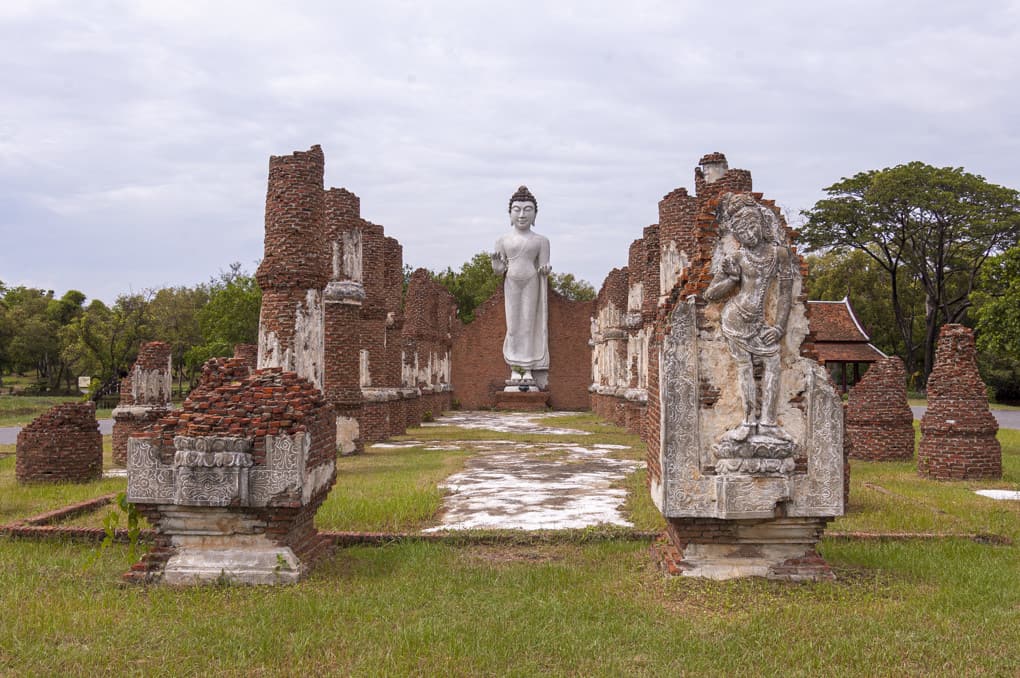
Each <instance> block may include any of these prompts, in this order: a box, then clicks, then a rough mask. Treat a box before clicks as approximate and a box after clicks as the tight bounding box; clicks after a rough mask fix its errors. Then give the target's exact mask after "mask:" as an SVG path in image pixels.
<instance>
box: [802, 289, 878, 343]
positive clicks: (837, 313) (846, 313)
mask: <svg viewBox="0 0 1020 678" xmlns="http://www.w3.org/2000/svg"><path fill="white" fill-rule="evenodd" d="M808 308H809V309H810V312H811V331H812V332H814V335H815V341H817V342H824V341H863V342H866V341H868V339H870V337H869V336H868V335H867V334H865V333H864V328H862V327H861V324H860V323H859V322H857V318H856V317H855V316H854V312H853V310H852V309H851V308H850V301H849V300H848V299H847V298H845V297H844V298H843V300H842V301H809V302H808Z"/></svg>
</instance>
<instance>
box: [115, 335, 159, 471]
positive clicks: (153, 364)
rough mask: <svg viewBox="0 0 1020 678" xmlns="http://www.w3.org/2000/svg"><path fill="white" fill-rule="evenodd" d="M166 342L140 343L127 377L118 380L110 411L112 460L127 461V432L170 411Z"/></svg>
mask: <svg viewBox="0 0 1020 678" xmlns="http://www.w3.org/2000/svg"><path fill="white" fill-rule="evenodd" d="M170 353H171V352H170V344H167V343H164V342H162V341H150V342H147V343H144V344H142V346H141V348H140V349H139V351H138V358H137V359H136V360H135V364H134V365H132V367H131V371H130V372H129V373H128V376H126V377H124V379H122V380H121V383H120V402H119V404H118V406H117V408H116V409H114V411H113V435H112V441H113V455H112V456H113V463H114V464H116V465H118V466H124V464H125V463H127V441H128V438H130V437H131V434H133V433H137V432H139V431H144V430H145V428H146V427H147V426H149V425H150V424H152V423H153V422H155V421H157V420H159V419H160V418H161V417H163V416H165V415H166V414H167V412H168V411H169V410H170V387H171V385H172V381H173V373H172V371H171V362H170Z"/></svg>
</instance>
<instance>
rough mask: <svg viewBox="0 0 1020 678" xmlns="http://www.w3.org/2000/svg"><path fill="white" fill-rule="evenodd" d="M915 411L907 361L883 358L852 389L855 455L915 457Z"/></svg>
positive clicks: (849, 422) (849, 414)
mask: <svg viewBox="0 0 1020 678" xmlns="http://www.w3.org/2000/svg"><path fill="white" fill-rule="evenodd" d="M913 422H914V415H913V413H912V412H911V411H910V405H909V404H907V385H906V373H905V372H904V371H903V361H901V360H900V359H899V358H897V357H895V356H893V357H889V358H883V359H882V360H879V361H878V362H876V363H875V364H873V365H872V366H871V367H870V368H868V371H867V373H866V374H865V375H864V378H862V379H861V381H860V383H858V384H857V385H856V386H854V387H853V389H852V390H851V391H850V394H849V398H848V402H847V411H846V430H847V436H848V438H849V443H850V457H851V458H852V459H868V460H871V461H894V460H906V459H913V458H914V424H913Z"/></svg>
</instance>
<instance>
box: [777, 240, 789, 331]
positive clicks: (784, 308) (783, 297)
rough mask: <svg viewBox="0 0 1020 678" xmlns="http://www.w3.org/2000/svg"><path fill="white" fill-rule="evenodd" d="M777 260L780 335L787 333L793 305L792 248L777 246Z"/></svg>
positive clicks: (778, 325)
mask: <svg viewBox="0 0 1020 678" xmlns="http://www.w3.org/2000/svg"><path fill="white" fill-rule="evenodd" d="M776 260H777V262H778V264H779V265H778V266H777V270H778V275H777V277H778V278H779V299H778V300H777V302H776V328H777V329H778V330H779V333H780V335H783V334H786V323H787V321H789V319H790V308H791V307H792V306H793V261H792V257H791V256H790V250H789V249H788V248H786V247H783V246H777V247H776Z"/></svg>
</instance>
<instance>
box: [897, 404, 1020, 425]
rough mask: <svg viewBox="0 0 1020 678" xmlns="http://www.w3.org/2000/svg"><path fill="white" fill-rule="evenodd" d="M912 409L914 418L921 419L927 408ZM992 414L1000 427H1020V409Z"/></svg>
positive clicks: (917, 407) (995, 411) (997, 411)
mask: <svg viewBox="0 0 1020 678" xmlns="http://www.w3.org/2000/svg"><path fill="white" fill-rule="evenodd" d="M910 409H911V410H913V411H914V419H920V418H921V417H922V416H924V411H925V409H926V408H924V407H921V406H920V405H918V406H915V407H911V408H910ZM992 414H993V415H995V419H996V420H997V421H998V422H999V428H1018V429H1020V410H992Z"/></svg>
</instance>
